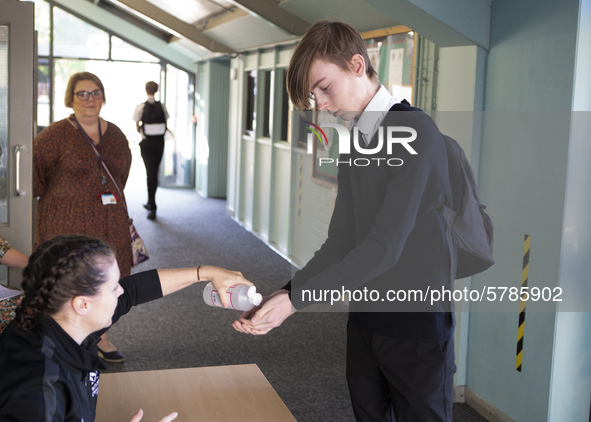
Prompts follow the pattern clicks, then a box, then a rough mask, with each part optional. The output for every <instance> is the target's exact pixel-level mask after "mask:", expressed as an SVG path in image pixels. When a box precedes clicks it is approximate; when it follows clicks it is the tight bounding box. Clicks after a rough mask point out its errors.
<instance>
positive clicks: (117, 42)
mask: <svg viewBox="0 0 591 422" xmlns="http://www.w3.org/2000/svg"><path fill="white" fill-rule="evenodd" d="M111 59H113V60H132V61H138V62H152V63H158V62H160V60H159V59H158V57H155V56H153V55H151V54H150V53H148V52H146V51H144V50H141V49H139V48H137V47H134V46H133V45H131V44H129V43H127V42H125V41H123V40H122V39H121V38H117V37H114V36H113V37H111Z"/></svg>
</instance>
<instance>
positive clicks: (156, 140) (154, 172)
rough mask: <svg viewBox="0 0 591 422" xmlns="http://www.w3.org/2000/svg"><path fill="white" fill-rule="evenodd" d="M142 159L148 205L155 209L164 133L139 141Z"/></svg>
mask: <svg viewBox="0 0 591 422" xmlns="http://www.w3.org/2000/svg"><path fill="white" fill-rule="evenodd" d="M140 150H141V153H142V160H144V165H145V166H146V175H147V181H148V207H150V208H151V209H152V210H154V211H155V210H156V189H157V188H158V169H159V168H160V161H162V155H163V154H164V135H160V136H146V139H144V140H143V141H142V142H140Z"/></svg>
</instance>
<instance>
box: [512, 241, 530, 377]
mask: <svg viewBox="0 0 591 422" xmlns="http://www.w3.org/2000/svg"><path fill="white" fill-rule="evenodd" d="M530 244H531V237H530V235H529V234H526V235H525V239H524V241H523V270H521V291H523V290H524V289H523V288H524V287H527V280H528V278H529V248H530ZM525 304H526V301H525V300H523V296H522V299H521V300H520V301H519V329H518V330H517V357H516V359H515V369H516V370H518V371H519V372H521V363H522V359H523V331H524V326H525Z"/></svg>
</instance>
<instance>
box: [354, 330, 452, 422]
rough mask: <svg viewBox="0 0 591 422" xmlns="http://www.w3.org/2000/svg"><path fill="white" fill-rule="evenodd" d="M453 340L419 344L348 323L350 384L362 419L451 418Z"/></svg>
mask: <svg viewBox="0 0 591 422" xmlns="http://www.w3.org/2000/svg"><path fill="white" fill-rule="evenodd" d="M454 358H455V356H454V342H453V338H452V339H451V340H449V341H447V342H443V343H417V342H412V341H405V340H398V339H394V338H389V337H383V336H378V335H375V334H372V333H369V332H366V331H364V330H362V329H360V328H358V327H356V326H354V325H352V324H349V325H348V327H347V382H348V384H349V393H350V394H351V403H352V405H353V411H354V412H355V419H356V420H357V421H358V422H360V421H363V422H369V421H376V422H377V421H380V422H386V421H388V422H452V398H453V374H454V372H455V369H456V367H455V364H454Z"/></svg>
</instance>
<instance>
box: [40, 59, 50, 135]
mask: <svg viewBox="0 0 591 422" xmlns="http://www.w3.org/2000/svg"><path fill="white" fill-rule="evenodd" d="M50 89H51V76H50V72H49V59H39V63H38V65H37V132H40V131H41V130H43V129H44V128H45V127H47V126H49V123H50V122H51V107H50V104H51V96H50V95H49V94H50Z"/></svg>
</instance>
